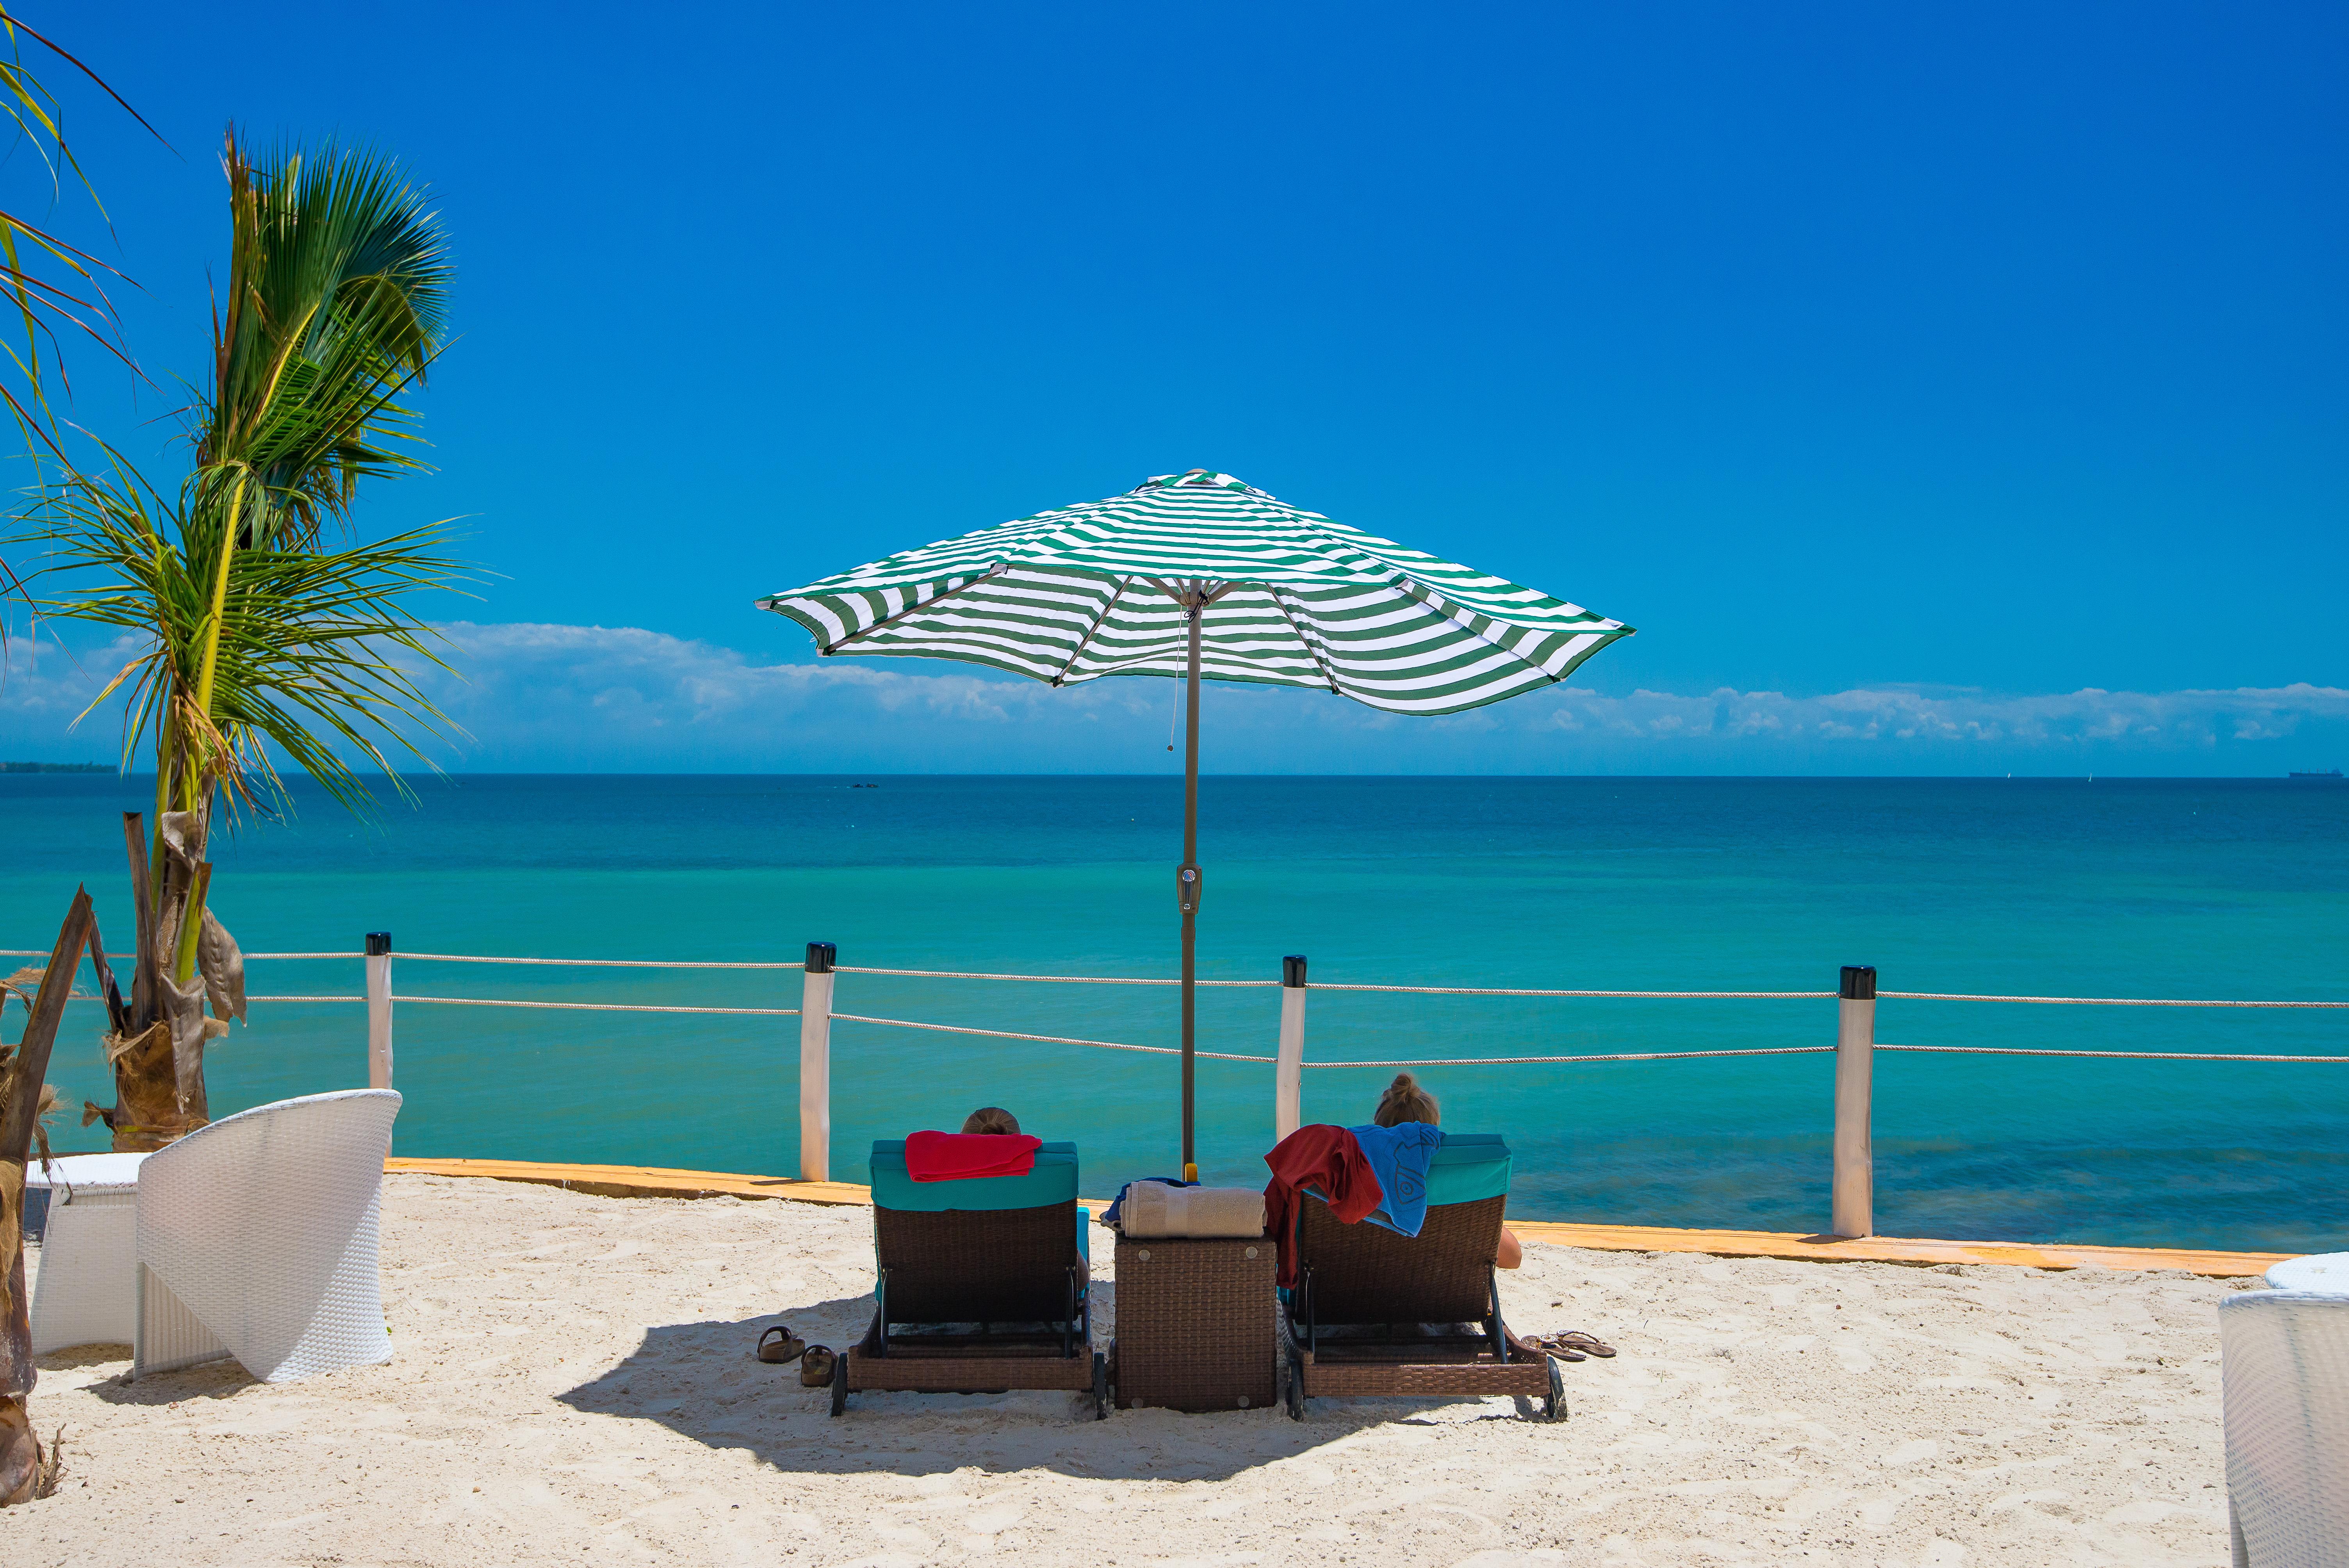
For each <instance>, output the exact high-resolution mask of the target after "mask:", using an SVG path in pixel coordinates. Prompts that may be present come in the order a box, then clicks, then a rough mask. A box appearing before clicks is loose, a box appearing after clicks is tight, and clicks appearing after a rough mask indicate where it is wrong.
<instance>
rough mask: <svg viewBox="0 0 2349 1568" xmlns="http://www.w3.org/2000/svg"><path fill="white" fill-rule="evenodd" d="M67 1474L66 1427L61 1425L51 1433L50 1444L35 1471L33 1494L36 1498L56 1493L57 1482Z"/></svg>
mask: <svg viewBox="0 0 2349 1568" xmlns="http://www.w3.org/2000/svg"><path fill="white" fill-rule="evenodd" d="M65 1476H66V1429H64V1428H63V1427H59V1428H58V1429H57V1430H56V1431H54V1432H51V1433H50V1434H49V1446H48V1449H47V1452H45V1453H43V1454H42V1455H41V1460H40V1468H39V1469H38V1470H35V1471H34V1472H33V1496H34V1498H35V1499H36V1500H38V1499H40V1498H44V1497H52V1496H54V1495H56V1493H57V1483H58V1482H59V1481H61V1480H65Z"/></svg>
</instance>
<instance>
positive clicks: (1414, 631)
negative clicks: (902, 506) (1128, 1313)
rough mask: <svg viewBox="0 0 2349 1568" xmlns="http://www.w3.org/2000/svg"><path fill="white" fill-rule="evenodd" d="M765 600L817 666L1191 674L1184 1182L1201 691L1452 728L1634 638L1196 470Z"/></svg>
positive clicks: (1184, 874)
mask: <svg viewBox="0 0 2349 1568" xmlns="http://www.w3.org/2000/svg"><path fill="white" fill-rule="evenodd" d="M759 604H760V607H761V608H762V609H768V610H773V611H776V612H777V613H779V614H785V615H789V616H790V617H791V618H792V620H794V621H797V622H798V623H799V624H801V625H802V626H805V627H806V628H807V629H808V630H809V631H811V632H812V633H814V634H815V640H816V643H817V644H818V645H819V646H821V647H822V648H823V651H824V652H825V653H826V654H895V655H907V656H913V657H919V658H936V659H964V660H968V662H970V663H972V664H980V665H994V666H995V667H996V668H998V669H1003V670H1011V671H1014V672H1016V673H1017V674H1019V675H1023V676H1035V677H1036V678H1037V679H1038V680H1045V681H1050V682H1051V683H1052V684H1053V685H1054V686H1069V685H1072V684H1074V683H1076V682H1078V681H1090V680H1099V679H1100V678H1101V677H1102V676H1184V677H1186V678H1187V680H1188V681H1189V684H1190V700H1189V701H1188V702H1187V703H1185V705H1184V707H1185V731H1186V736H1187V739H1186V744H1185V748H1184V751H1185V756H1184V769H1183V771H1184V790H1183V863H1182V864H1181V865H1180V866H1178V867H1177V868H1176V871H1175V890H1176V891H1175V902H1176V905H1177V907H1178V908H1179V909H1180V910H1181V912H1182V917H1183V936H1182V954H1183V989H1182V1013H1183V1173H1184V1175H1185V1178H1186V1179H1194V1180H1195V1179H1196V1177H1197V1175H1198V1171H1197V1168H1196V1167H1195V1165H1194V1164H1193V1160H1194V1158H1195V1156H1194V1153H1193V1082H1194V1057H1195V1048H1194V1041H1195V1033H1196V1030H1195V991H1194V988H1195V978H1196V976H1195V954H1196V943H1195V937H1196V930H1195V918H1196V916H1197V913H1198V909H1199V901H1200V896H1201V893H1202V892H1203V891H1204V882H1203V878H1202V876H1201V873H1200V870H1199V867H1198V864H1197V861H1198V829H1199V682H1200V681H1201V680H1202V679H1206V680H1225V681H1258V682H1262V683H1264V684H1266V685H1269V686H1320V687H1325V688H1327V689H1328V690H1330V691H1333V692H1336V693H1338V694H1339V695H1340V696H1350V697H1352V698H1353V699H1354V700H1355V701H1357V702H1361V703H1365V704H1368V705H1369V706H1370V707H1375V708H1379V709H1381V710H1383V711H1385V712H1388V713H1405V714H1443V713H1459V712H1461V711H1463V710H1464V709H1466V708H1472V707H1483V706H1484V705H1485V704H1486V703H1488V702H1498V701H1500V700H1501V699H1502V698H1503V697H1506V696H1516V695H1517V694H1518V693H1520V692H1526V691H1532V690H1535V689H1537V688H1539V687H1542V686H1555V685H1556V684H1557V683H1558V682H1559V681H1562V680H1564V679H1566V677H1567V676H1569V675H1571V674H1572V673H1573V672H1574V668H1575V666H1576V665H1579V664H1580V663H1582V661H1583V660H1585V659H1587V658H1588V657H1589V656H1590V655H1593V654H1595V653H1597V652H1598V651H1599V649H1601V648H1603V647H1605V646H1606V645H1608V644H1609V643H1611V642H1613V641H1614V640H1615V639H1616V638H1618V637H1628V636H1630V634H1631V628H1630V627H1629V626H1627V625H1625V624H1623V623H1622V622H1620V621H1610V620H1609V619H1607V618H1606V617H1605V616H1603V615H1594V614H1591V613H1590V612H1589V611H1588V610H1585V609H1583V608H1582V607H1581V606H1579V605H1577V604H1569V603H1566V602H1565V601H1564V600H1562V599H1553V598H1551V597H1550V596H1549V595H1548V594H1547V593H1537V592H1536V591H1535V590H1533V589H1531V588H1521V587H1519V586H1518V585H1517V584H1516V583H1506V582H1504V581H1502V580H1501V579H1500V578H1498V577H1489V576H1486V575H1485V573H1482V572H1477V571H1474V570H1472V569H1471V568H1469V567H1465V566H1458V565H1454V563H1453V562H1449V561H1439V560H1437V559H1436V558H1435V557H1434V556H1433V555H1425V554H1422V553H1421V552H1418V551H1416V550H1406V549H1404V548H1403V547H1402V545H1400V544H1397V543H1395V542H1392V540H1385V539H1381V538H1378V537H1377V536H1376V535H1374V534H1368V533H1363V532H1361V531H1358V530H1356V529H1351V528H1348V527H1347V526H1346V525H1345V524H1343V523H1340V522H1332V521H1330V520H1329V519H1328V518H1326V517H1323V516H1322V515H1321V514H1320V513H1319V512H1316V511H1302V510H1300V509H1299V508H1297V507H1293V506H1288V505H1285V504H1283V503H1282V502H1280V501H1278V500H1275V499H1273V498H1272V497H1271V496H1269V495H1268V494H1266V493H1265V492H1264V491H1262V490H1257V489H1256V488H1255V487H1254V486H1252V485H1247V484H1244V483H1242V482H1241V481H1240V480H1236V479H1234V478H1232V476H1231V475H1229V474H1215V473H1209V472H1207V471H1206V469H1192V470H1191V471H1190V472H1188V473H1185V474H1160V475H1157V476H1156V477H1155V478H1153V479H1148V480H1143V482H1142V483H1141V484H1139V485H1136V486H1135V487H1134V488H1133V490H1129V491H1127V492H1126V493H1125V494H1123V495H1121V496H1112V497H1111V498H1110V499H1109V500H1096V501H1088V502H1085V503H1084V504H1082V505H1080V506H1064V507H1061V508H1060V509H1059V510H1058V511H1045V512H1039V513H1037V514H1036V515H1035V516H1034V517H1030V518H1022V519H1020V520H1019V521H1017V522H1007V523H1004V524H1003V525H1001V526H1000V527H998V528H986V529H981V530H979V531H978V532H977V533H967V534H964V535H963V536H962V537H961V538H959V539H949V540H947V541H945V542H941V543H937V544H931V545H926V546H924V547H923V548H921V549H919V550H909V551H906V552H905V553H904V554H902V555H892V556H890V557H888V558H887V559H886V560H883V561H875V562H873V563H872V564H870V565H868V566H860V567H858V568H857V569H856V570H855V571H854V572H843V573H841V574H840V575H839V576H837V577H827V578H825V579H824V580H823V582H821V583H810V584H808V585H807V586H806V587H804V588H800V589H796V590H794V591H792V592H791V593H777V594H774V595H773V596H771V597H770V598H766V599H761V600H760V601H759Z"/></svg>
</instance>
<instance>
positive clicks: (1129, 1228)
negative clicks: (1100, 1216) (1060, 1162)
mask: <svg viewBox="0 0 2349 1568" xmlns="http://www.w3.org/2000/svg"><path fill="white" fill-rule="evenodd" d="M1118 1222H1119V1226H1120V1228H1121V1229H1123V1231H1124V1232H1125V1233H1126V1234H1127V1235H1129V1236H1260V1235H1262V1234H1264V1194H1263V1193H1261V1192H1259V1191H1256V1190H1255V1189H1254V1188H1252V1187H1169V1186H1167V1185H1166V1184H1165V1183H1164V1182H1162V1181H1136V1182H1135V1183H1134V1184H1133V1186H1131V1187H1129V1188H1127V1189H1126V1192H1125V1202H1124V1204H1123V1207H1121V1208H1120V1209H1119V1210H1118Z"/></svg>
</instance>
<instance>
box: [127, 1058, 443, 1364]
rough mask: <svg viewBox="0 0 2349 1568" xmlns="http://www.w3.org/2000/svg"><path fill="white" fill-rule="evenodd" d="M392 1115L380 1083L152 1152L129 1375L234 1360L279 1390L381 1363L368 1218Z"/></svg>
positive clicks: (391, 1101) (260, 1112) (247, 1118)
mask: <svg viewBox="0 0 2349 1568" xmlns="http://www.w3.org/2000/svg"><path fill="white" fill-rule="evenodd" d="M398 1113H399V1096H398V1094H396V1093H394V1092H393V1091H392V1090H390V1089H350V1090H347V1091H345V1092H343V1093H339V1094H315V1095H308V1096H305V1097H304V1098H303V1099H286V1100H280V1101H278V1102H277V1103H276V1104H274V1105H264V1106H256V1107H255V1108H254V1109H251V1110H246V1111H240V1112H238V1113H237V1114H236V1115H234V1116H231V1117H225V1118H223V1119H221V1120H219V1121H215V1122H213V1123H212V1125H211V1126H209V1127H202V1128H198V1129H197V1130H195V1131H193V1132H191V1133H190V1134H189V1135H188V1136H187V1137H185V1138H182V1139H181V1140H179V1141H178V1142H177V1143H174V1144H172V1145H171V1147H169V1148H168V1149H163V1150H159V1151H158V1152H156V1153H155V1154H153V1155H150V1157H149V1158H148V1161H147V1163H146V1164H145V1165H143V1166H141V1167H140V1171H139V1202H138V1322H137V1335H136V1337H135V1338H134V1340H133V1342H132V1356H131V1376H132V1377H144V1376H146V1375H147V1374H149V1373H150V1372H162V1371H168V1370H170V1369H171V1368H173V1367H187V1366H192V1365H194V1364H195V1363H197V1362H200V1361H215V1360H219V1359H220V1358H222V1357H229V1356H233V1357H235V1358H236V1359H237V1360H238V1361H239V1362H240V1363H242V1364H243V1367H244V1369H245V1370H246V1371H248V1372H250V1373H252V1374H253V1375H254V1377H258V1378H260V1379H261V1380H262V1381H263V1382H264V1383H285V1382H291V1381H293V1380H294V1379H295V1378H297V1377H311V1376H313V1375H314V1374H316V1373H319V1372H329V1371H333V1370H335V1369H336V1368H337V1367H366V1366H372V1365H374V1364H375V1363H377V1362H380V1361H388V1360H390V1359H391V1337H390V1336H389V1335H388V1334H387V1333H386V1332H385V1331H384V1322H383V1287H382V1280H381V1277H380V1274H379V1272H378V1264H377V1218H378V1210H379V1208H380V1204H381V1200H382V1192H383V1160H384V1155H385V1153H386V1151H387V1150H389V1148H390V1147H391V1123H392V1119H393V1118H394V1117H396V1116H398Z"/></svg>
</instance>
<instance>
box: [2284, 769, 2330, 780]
mask: <svg viewBox="0 0 2349 1568" xmlns="http://www.w3.org/2000/svg"><path fill="white" fill-rule="evenodd" d="M2285 777H2286V778H2288V779H2338V778H2340V777H2341V769H2338V768H2328V769H2325V770H2324V771H2323V772H2322V773H2302V772H2300V771H2298V770H2297V769H2295V770H2294V771H2292V772H2291V773H2288V774H2286V775H2285Z"/></svg>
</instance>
